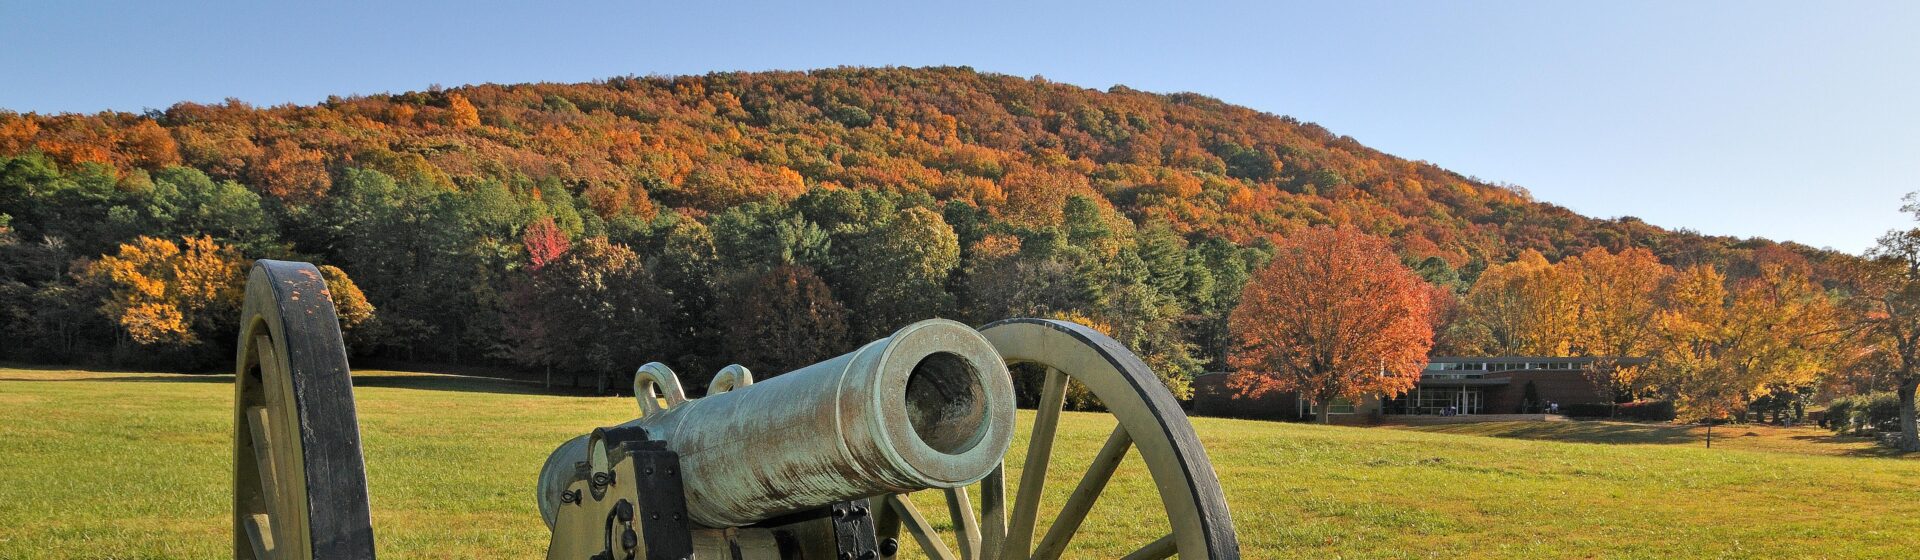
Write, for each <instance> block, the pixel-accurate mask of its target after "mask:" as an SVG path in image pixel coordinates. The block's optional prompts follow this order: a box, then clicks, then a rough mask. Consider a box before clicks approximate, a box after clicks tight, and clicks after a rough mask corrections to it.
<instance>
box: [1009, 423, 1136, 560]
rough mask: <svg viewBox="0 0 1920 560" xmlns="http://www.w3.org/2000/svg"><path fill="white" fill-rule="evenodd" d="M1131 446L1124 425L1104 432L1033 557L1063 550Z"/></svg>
mask: <svg viewBox="0 0 1920 560" xmlns="http://www.w3.org/2000/svg"><path fill="white" fill-rule="evenodd" d="M1131 448H1133V438H1131V437H1128V436H1127V427H1126V426H1114V427H1113V433H1111V434H1108V435H1107V443H1106V444H1105V445H1102V446H1100V453H1099V454H1098V455H1095V456H1094V458H1093V463H1092V464H1089V465H1087V474H1086V476H1082V477H1080V484H1079V485H1078V486H1075V487H1074V489H1073V495H1071V496H1068V497H1067V505H1065V506H1062V507H1061V509H1060V515H1058V516H1056V517H1054V519H1053V525H1052V526H1049V527H1047V534H1046V536H1045V537H1041V539H1040V546H1038V547H1035V548H1034V551H1033V557H1034V558H1042V559H1052V558H1059V557H1060V553H1062V552H1065V551H1066V550H1067V542H1068V541H1071V540H1073V535H1074V533H1077V532H1079V531H1080V524H1081V523H1083V522H1085V521H1086V519H1087V512H1088V511H1091V510H1092V509H1093V503H1094V501H1095V500H1099V499H1100V493H1101V492H1103V491H1105V490H1106V489H1107V481H1109V480H1112V479H1113V471H1114V469H1117V468H1119V467H1120V460H1121V459H1125V458H1126V457H1127V450H1128V449H1131Z"/></svg>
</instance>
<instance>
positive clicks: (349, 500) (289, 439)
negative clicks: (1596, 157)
mask: <svg viewBox="0 0 1920 560" xmlns="http://www.w3.org/2000/svg"><path fill="white" fill-rule="evenodd" d="M240 318H241V321H240V344H239V347H240V350H239V357H238V359H237V360H236V361H237V365H236V368H235V370H234V440H233V452H234V453H233V498H234V499H233V528H234V536H233V555H234V557H235V558H243V559H259V560H265V559H313V558H326V559H333V558H348V559H358V558H373V528H372V526H371V523H370V516H369V515H368V505H367V475H366V467H365V464H364V462H363V461H362V460H361V457H360V429H359V426H358V424H357V423H356V422H355V418H354V412H353V384H352V381H351V379H349V377H348V370H347V353H346V346H345V345H344V343H343V342H342V341H341V338H340V322H339V319H338V318H336V317H335V315H334V310H333V301H332V298H331V297H329V294H328V292H327V284H326V281H325V280H322V279H321V277H320V270H319V269H316V268H314V266H313V265H311V264H307V263H300V262H286V261H271V260H260V261H257V262H255V263H254V266H253V272H252V273H251V274H249V275H248V276H247V295H246V300H245V303H244V304H243V306H242V308H241V312H240Z"/></svg>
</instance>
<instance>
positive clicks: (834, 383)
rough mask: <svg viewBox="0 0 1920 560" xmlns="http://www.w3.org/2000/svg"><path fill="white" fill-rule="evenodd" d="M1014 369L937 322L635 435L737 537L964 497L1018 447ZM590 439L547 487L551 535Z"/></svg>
mask: <svg viewBox="0 0 1920 560" xmlns="http://www.w3.org/2000/svg"><path fill="white" fill-rule="evenodd" d="M1013 414H1014V397H1013V385H1012V380H1011V378H1010V377H1009V375H1008V374H1007V369H1006V364H1005V363H1004V362H1003V361H1002V359H1001V357H1000V354H999V353H998V352H996V351H995V350H994V349H993V346H992V345H991V344H990V343H989V342H987V340H986V339H985V338H984V337H982V336H981V335H980V333H979V332H978V331H975V330H973V329H972V328H969V327H967V326H966V325H963V324H960V323H957V322H953V321H948V320H942V319H932V320H927V321H921V322H918V323H914V324H912V325H908V326H907V327H905V328H902V329H900V330H899V331H897V332H895V333H893V335H892V336H889V337H887V338H883V339H880V340H876V341H873V342H870V343H868V344H866V345H864V346H861V347H860V348H859V349H858V350H854V351H853V352H849V353H847V354H844V355H841V356H838V357H835V358H832V359H829V360H826V361H823V362H820V363H816V364H813V365H810V366H807V367H804V368H801V369H798V370H795V371H792V372H788V373H786V374H783V375H779V376H776V377H773V378H771V379H768V380H766V381H764V382H760V383H754V384H752V385H748V386H745V387H741V388H738V389H735V390H732V391H727V392H724V393H720V394H716V395H709V396H707V397H705V398H700V399H695V400H690V401H686V402H684V403H680V404H678V405H677V406H672V407H670V408H667V409H666V410H664V411H661V412H658V413H650V414H647V415H646V416H643V417H641V418H639V419H636V420H633V421H630V422H627V423H625V424H622V426H638V427H641V428H644V429H645V430H646V431H647V434H648V438H649V439H655V440H660V441H662V442H665V445H666V447H667V449H670V450H672V451H674V452H676V453H678V454H679V456H680V465H681V470H682V471H683V472H684V476H683V477H682V478H683V480H684V481H685V485H686V498H687V507H688V514H689V516H690V517H691V518H692V519H693V521H694V522H696V523H699V524H701V525H704V526H707V527H735V526H743V525H748V524H752V523H755V522H758V521H762V520H765V519H769V518H772V517H776V516H780V515H784V514H788V513H794V512H798V511H803V510H808V509H813V508H818V507H821V506H825V505H827V504H830V503H833V502H838V501H842V500H851V499H857V498H862V497H867V496H874V495H879V494H887V493H896V492H912V491H918V490H925V489H929V488H956V487H960V486H965V485H968V484H972V483H974V482H976V481H978V480H980V479H981V478H984V477H985V476H986V475H987V474H989V473H991V472H992V471H993V469H994V468H995V467H997V466H998V465H999V464H1000V460H1001V457H1003V456H1004V455H1005V454H1006V451H1007V445H1008V443H1009V442H1010V441H1011V439H1012V431H1013ZM587 447H588V442H587V438H586V437H585V436H582V437H580V438H575V439H574V440H572V441H569V442H567V443H566V444H563V445H562V446H560V448H559V449H556V450H555V451H554V453H553V455H552V456H551V457H549V458H548V460H547V464H546V466H545V467H544V468H543V469H542V472H541V475H540V488H539V491H538V492H539V500H540V509H541V513H542V515H543V516H544V517H546V518H547V522H548V524H549V525H551V524H552V523H553V520H554V517H553V515H554V514H553V512H554V511H555V509H556V508H557V507H558V504H559V503H560V500H559V494H560V493H561V492H562V491H564V490H565V488H566V486H567V484H569V483H570V482H572V480H573V479H575V478H577V477H578V475H577V474H576V473H577V469H576V468H575V467H574V465H575V464H576V463H577V462H581V461H588V456H589V454H590V453H589V450H588V449H587Z"/></svg>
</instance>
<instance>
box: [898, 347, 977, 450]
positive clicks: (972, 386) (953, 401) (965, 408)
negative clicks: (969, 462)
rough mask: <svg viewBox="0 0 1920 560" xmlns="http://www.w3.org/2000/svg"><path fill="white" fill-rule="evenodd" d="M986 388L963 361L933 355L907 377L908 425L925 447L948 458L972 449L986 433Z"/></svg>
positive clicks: (937, 353)
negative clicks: (946, 455)
mask: <svg viewBox="0 0 1920 560" xmlns="http://www.w3.org/2000/svg"><path fill="white" fill-rule="evenodd" d="M986 415H987V398H986V387H984V386H982V385H981V384H980V372H978V371H975V370H974V367H973V364H971V363H969V362H967V360H966V359H965V358H962V357H960V356H959V355H956V354H953V353H950V352H934V353H932V354H928V355H927V357H925V358H921V359H920V362H919V363H917V364H914V366H913V372H912V373H909V374H908V375H907V422H908V423H910V424H912V425H913V433H914V434H916V435H918V436H920V441H922V442H925V443H926V444H927V447H931V448H933V449H934V450H935V451H939V452H941V453H946V454H948V455H958V454H960V453H963V452H966V451H967V450H968V449H972V448H973V446H974V445H975V444H977V443H979V441H980V437H981V436H983V435H985V433H986V430H987V418H986Z"/></svg>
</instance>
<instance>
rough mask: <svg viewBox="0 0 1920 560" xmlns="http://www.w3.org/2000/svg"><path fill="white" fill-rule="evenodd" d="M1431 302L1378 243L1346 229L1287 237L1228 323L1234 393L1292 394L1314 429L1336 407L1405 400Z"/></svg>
mask: <svg viewBox="0 0 1920 560" xmlns="http://www.w3.org/2000/svg"><path fill="white" fill-rule="evenodd" d="M1430 297H1431V295H1430V293H1429V291H1428V289H1427V286H1426V284H1425V283H1423V282H1422V281H1421V280H1420V277H1419V276H1418V275H1416V274H1414V272H1413V270H1412V269H1409V268H1407V267H1406V265H1403V264H1401V263H1400V258H1399V257H1397V256H1395V255H1394V253H1393V250H1392V249H1391V248H1390V247H1388V246H1387V242H1386V240H1383V239H1380V238H1377V237H1372V236H1369V235H1366V234H1363V233H1361V232H1359V231H1358V230H1355V229H1352V228H1340V229H1328V228H1315V229H1309V230H1306V231H1302V232H1300V233H1298V234H1295V235H1294V236H1293V237H1290V238H1288V239H1287V240H1286V241H1285V242H1283V243H1281V244H1280V245H1279V247H1277V249H1276V251H1275V253H1274V256H1273V261H1272V264H1270V265H1268V266H1267V267H1266V268H1265V269H1262V270H1260V271H1259V272H1257V273H1255V274H1254V276H1253V279H1252V280H1251V281H1250V282H1248V283H1247V286H1246V288H1245V289H1244V290H1243V291H1242V292H1241V296H1240V305H1239V307H1237V308H1235V309H1234V310H1233V313H1232V315H1231V316H1230V317H1229V318H1228V325H1229V329H1230V330H1231V331H1232V333H1233V340H1234V344H1235V347H1234V349H1233V352H1232V354H1231V355H1230V356H1229V357H1228V363H1229V364H1230V365H1232V366H1233V368H1234V369H1235V370H1237V371H1238V372H1239V373H1237V374H1236V375H1235V376H1234V378H1233V381H1232V384H1233V387H1234V388H1235V389H1237V390H1239V391H1240V392H1241V393H1242V394H1246V395H1257V394H1260V393H1264V392H1268V391H1294V392H1298V393H1299V394H1300V395H1301V397H1303V398H1305V399H1307V400H1308V401H1309V402H1310V403H1311V404H1312V406H1313V407H1314V409H1315V410H1317V411H1319V412H1320V419H1321V421H1322V422H1325V421H1326V417H1327V415H1326V414H1325V412H1326V411H1325V408H1326V404H1327V403H1329V402H1331V401H1332V400H1333V399H1334V398H1336V397H1345V398H1347V399H1349V400H1358V399H1361V398H1364V397H1366V396H1367V395H1372V394H1387V395H1390V396H1391V395H1398V394H1401V393H1405V392H1406V391H1407V390H1408V389H1411V388H1413V385H1414V383H1415V382H1417V381H1419V379H1420V369H1421V368H1422V367H1423V366H1424V365H1425V364H1426V361H1427V351H1428V350H1429V349H1430V348H1432V346H1433V325H1432V323H1431V322H1430V317H1429V315H1430V314H1431V302H1430V301H1429V298H1430Z"/></svg>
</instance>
